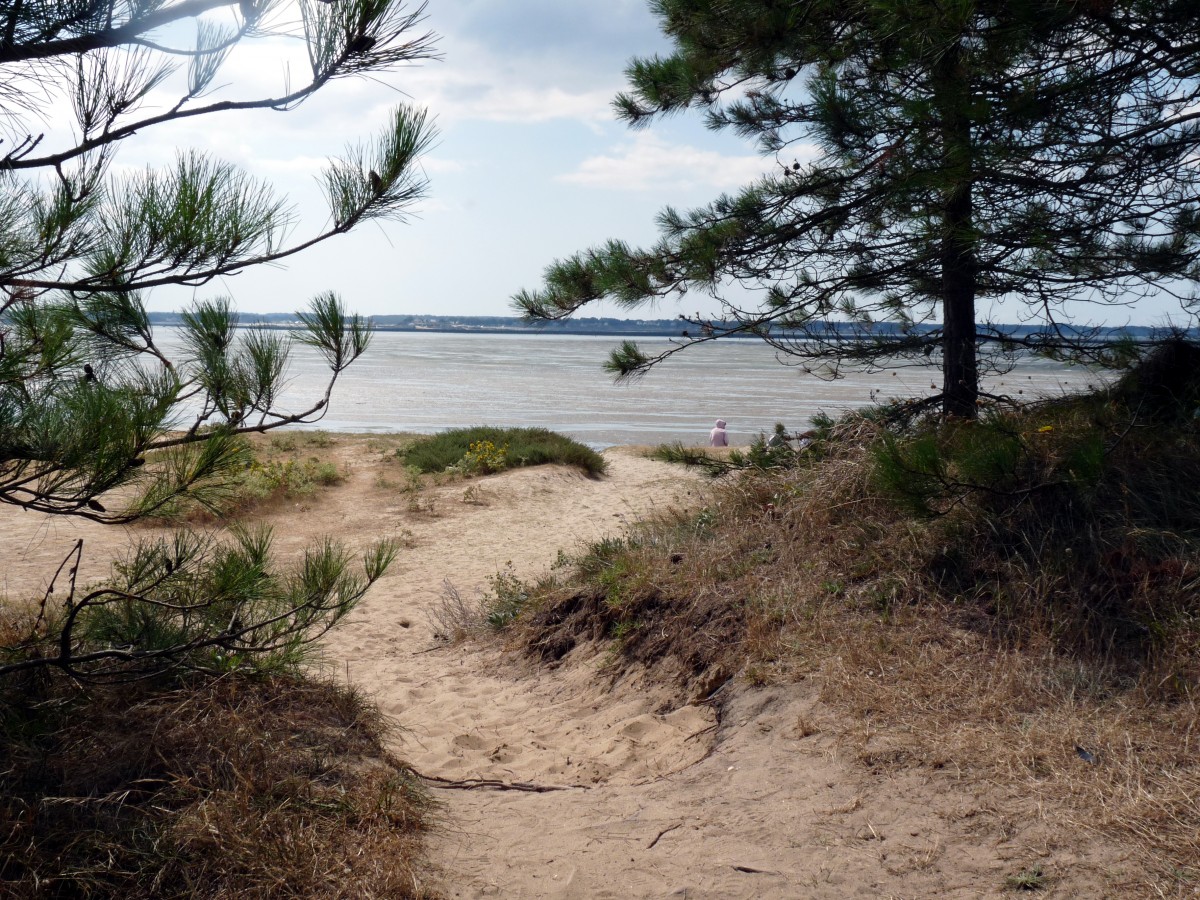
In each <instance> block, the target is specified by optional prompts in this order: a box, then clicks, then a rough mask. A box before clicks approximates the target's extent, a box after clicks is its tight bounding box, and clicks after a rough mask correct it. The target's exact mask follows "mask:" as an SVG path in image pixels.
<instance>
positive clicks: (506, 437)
mask: <svg viewBox="0 0 1200 900" xmlns="http://www.w3.org/2000/svg"><path fill="white" fill-rule="evenodd" d="M489 445H490V447H491V449H490V450H489V449H488V448H489ZM396 456H397V457H398V458H399V459H400V461H401V462H403V463H404V464H405V465H406V466H414V467H415V468H417V469H419V470H420V471H422V472H444V471H446V469H449V468H459V469H461V470H462V471H464V472H467V473H468V474H471V473H475V472H484V473H486V472H494V471H499V470H500V469H503V468H516V467H519V466H540V465H546V464H548V463H560V464H562V465H568V466H575V467H576V468H578V469H582V470H583V471H584V472H586V473H587V474H588V475H593V476H594V475H602V474H604V472H605V471H606V470H607V468H608V464H607V463H606V462H605V460H604V457H603V456H601V455H600V454H599V453H597V452H596V451H595V450H592V449H590V448H588V447H585V446H584V445H583V444H581V443H579V442H578V441H574V440H572V439H571V438H569V437H566V436H564V435H561V434H557V433H555V432H553V431H550V430H548V429H546V428H499V427H494V426H486V425H480V426H475V427H472V428H454V429H451V430H449V431H443V432H441V433H440V434H435V435H432V436H430V437H427V438H421V439H420V440H417V441H415V442H414V443H412V444H410V445H409V446H407V447H403V448H401V449H399V450H397V451H396Z"/></svg>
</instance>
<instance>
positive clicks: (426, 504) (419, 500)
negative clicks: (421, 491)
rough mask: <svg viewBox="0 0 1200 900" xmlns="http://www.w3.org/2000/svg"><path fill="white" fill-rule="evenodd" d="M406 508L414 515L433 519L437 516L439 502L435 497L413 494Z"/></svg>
mask: <svg viewBox="0 0 1200 900" xmlns="http://www.w3.org/2000/svg"><path fill="white" fill-rule="evenodd" d="M404 508H405V509H407V510H408V511H409V512H410V513H412V514H413V515H418V516H431V517H432V516H435V515H437V501H436V500H435V499H434V498H433V497H421V496H419V495H417V494H411V495H410V496H409V498H408V503H406V504H405V507H404Z"/></svg>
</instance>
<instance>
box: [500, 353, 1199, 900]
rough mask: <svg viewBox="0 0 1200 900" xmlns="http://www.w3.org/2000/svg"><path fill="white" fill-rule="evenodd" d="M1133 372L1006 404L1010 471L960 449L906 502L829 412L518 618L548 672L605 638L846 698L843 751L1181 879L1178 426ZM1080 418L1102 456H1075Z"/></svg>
mask: <svg viewBox="0 0 1200 900" xmlns="http://www.w3.org/2000/svg"><path fill="white" fill-rule="evenodd" d="M1147 384H1148V381H1147V379H1146V376H1145V375H1143V383H1142V385H1141V386H1140V387H1138V386H1137V385H1136V384H1134V385H1133V386H1132V387H1131V382H1130V381H1128V380H1127V381H1126V382H1124V383H1123V384H1122V385H1121V386H1118V388H1116V389H1114V390H1113V391H1112V392H1110V393H1106V394H1104V395H1100V396H1096V397H1092V398H1087V399H1084V400H1081V401H1060V402H1059V403H1058V404H1057V405H1056V404H1049V405H1045V406H1041V407H1035V408H1027V409H1026V410H1024V411H1020V412H1017V413H1010V414H1006V416H1007V418H1005V419H1004V420H1003V422H1004V424H1003V429H1004V430H1005V431H1006V433H1013V434H1015V435H1016V436H1017V437H1016V440H1017V445H1018V447H1019V448H1027V449H1028V448H1033V452H1030V453H1026V454H1025V455H1023V456H1021V458H1020V460H1018V462H1019V463H1020V465H1018V466H1017V468H1018V469H1019V470H1020V471H1016V472H1015V473H1014V472H1012V471H1008V472H1007V473H1006V474H1007V475H1008V476H1013V477H1016V478H1017V480H1018V482H1020V483H1016V484H1009V483H1005V484H1003V485H1002V486H1001V487H999V488H997V490H995V491H994V492H991V493H989V492H988V491H986V490H980V489H978V487H975V488H972V487H970V478H968V477H967V474H969V472H968V470H969V469H970V468H971V465H969V464H968V463H969V462H970V460H967V461H966V462H962V463H961V465H959V464H955V463H953V459H952V460H951V462H952V464H950V465H949V466H948V467H946V468H944V469H942V470H940V471H941V475H940V478H939V479H934V480H940V482H941V483H940V485H937V486H931V485H930V484H925V485H924V487H923V488H921V489H922V490H923V491H924V494H923V496H924V499H925V500H926V501H928V505H931V506H934V507H935V508H934V509H927V512H926V514H925V515H915V514H913V513H912V512H911V511H906V509H905V506H906V504H905V503H903V502H898V499H900V500H904V499H909V500H911V499H912V498H911V497H908V498H898V497H897V495H896V492H895V491H894V490H884V489H883V487H882V485H883V484H884V483H885V482H887V479H886V478H883V477H881V466H882V467H883V468H886V462H885V458H886V457H887V455H888V454H887V451H886V450H884V449H882V448H883V446H884V445H883V442H882V437H883V434H884V429H883V427H882V426H881V425H879V424H877V423H872V422H870V421H866V420H863V419H857V420H851V421H848V422H846V423H843V424H841V425H839V426H836V427H835V428H833V429H832V430H831V431H830V432H829V433H828V434H827V436H826V437H827V439H826V440H825V441H824V442H823V443H822V444H821V445H820V446H819V447H818V448H817V450H816V452H815V453H813V454H811V455H810V456H808V457H806V458H802V460H801V462H800V464H799V465H798V466H796V467H794V468H790V469H787V470H775V471H767V472H746V473H743V474H742V475H741V476H739V477H737V478H736V479H730V480H728V481H727V482H726V483H724V484H723V485H721V486H720V487H719V488H718V489H717V490H716V491H715V493H714V498H713V500H712V502H711V503H710V504H709V506H708V507H707V508H706V509H704V510H703V511H702V512H701V513H700V514H699V515H696V514H684V513H676V514H673V515H669V516H660V517H659V518H658V519H656V520H654V521H650V522H647V523H644V524H643V525H642V527H641V528H640V529H639V530H637V531H635V532H633V533H632V534H631V535H630V536H629V537H628V538H627V539H625V540H621V541H605V542H601V543H598V544H595V545H593V546H592V547H591V548H590V550H589V551H588V552H587V553H585V554H584V555H582V556H581V557H580V558H578V559H577V560H576V561H575V563H576V564H575V567H574V569H573V571H572V572H571V573H570V574H569V575H566V576H563V577H561V578H560V579H559V580H558V582H557V583H556V584H555V585H554V586H553V587H551V588H549V589H544V590H542V591H541V592H539V593H536V595H535V597H534V598H533V599H532V600H531V601H530V602H529V603H528V604H527V606H526V608H525V610H524V612H523V614H522V616H521V617H520V619H519V628H518V629H517V631H516V634H517V635H518V636H519V638H520V640H521V641H522V642H523V643H524V645H525V646H526V647H527V650H528V652H529V653H531V654H532V655H534V656H536V657H539V658H541V659H542V660H544V661H546V662H549V663H551V664H553V663H554V661H556V660H558V659H560V658H562V657H563V656H564V655H565V654H567V653H568V652H570V650H571V649H572V648H573V647H574V646H575V645H576V644H577V643H579V642H584V641H591V640H604V641H607V642H609V645H610V648H611V650H610V659H611V662H610V665H611V666H612V667H613V669H614V671H618V670H621V669H623V668H625V667H628V666H629V665H632V664H634V663H641V664H646V665H649V666H651V667H652V670H653V671H657V672H658V673H660V675H661V676H662V677H667V678H675V679H677V680H678V683H679V684H680V685H681V690H683V691H684V692H686V693H688V694H690V695H691V696H693V697H694V698H695V697H704V696H707V695H710V694H712V693H713V692H714V691H717V690H719V689H720V688H721V687H722V686H723V685H724V684H725V683H726V681H727V680H728V679H729V678H730V677H731V676H733V675H740V676H741V677H742V678H744V679H746V680H748V681H750V682H756V683H761V682H767V681H779V680H783V681H786V680H793V679H802V678H808V677H813V678H817V679H819V683H820V684H822V685H823V695H824V699H825V700H826V701H827V702H828V703H829V704H831V705H832V706H833V707H834V708H838V709H842V710H844V711H846V712H849V713H850V714H851V715H849V716H846V717H844V718H843V719H842V720H841V724H840V725H836V726H834V727H838V728H840V729H841V738H842V740H843V742H844V743H845V745H846V746H849V747H851V748H853V747H855V746H859V747H866V746H867V743H868V741H867V738H868V737H870V738H871V741H870V746H871V749H870V751H869V752H867V751H865V750H864V751H863V753H862V754H860V758H861V762H862V763H863V764H865V765H867V766H870V767H881V766H882V767H892V768H911V767H917V768H919V767H928V768H930V769H945V768H950V769H951V770H952V771H954V772H956V774H957V775H959V776H960V777H962V778H964V779H968V780H970V779H976V780H979V781H983V782H990V783H1001V784H1007V785H1012V786H1014V787H1015V788H1017V789H1018V790H1020V791H1022V792H1025V793H1027V794H1028V795H1029V796H1032V797H1034V798H1037V799H1044V800H1047V801H1050V802H1048V803H1047V804H1046V805H1045V809H1046V810H1047V812H1046V813H1045V814H1046V815H1047V816H1050V817H1054V818H1055V819H1056V821H1057V823H1058V824H1060V825H1062V826H1063V827H1064V829H1066V830H1065V831H1064V832H1063V833H1064V834H1073V835H1079V839H1080V840H1089V839H1095V838H1096V837H1097V836H1098V835H1100V836H1105V835H1107V836H1109V837H1112V838H1115V839H1117V840H1119V841H1121V842H1122V843H1123V844H1124V845H1126V846H1129V847H1131V848H1132V849H1133V852H1134V854H1135V855H1136V856H1137V857H1138V858H1140V860H1141V864H1142V865H1141V868H1140V870H1139V871H1137V872H1131V871H1125V872H1114V873H1112V876H1111V877H1112V881H1113V884H1114V887H1129V886H1132V885H1138V886H1139V891H1142V890H1145V888H1146V885H1147V884H1150V885H1152V886H1153V888H1154V890H1155V891H1159V892H1162V893H1163V894H1164V895H1165V894H1172V895H1173V894H1175V893H1176V892H1181V891H1184V890H1190V889H1191V888H1192V887H1194V886H1195V885H1196V884H1197V882H1198V881H1200V763H1198V762H1197V760H1198V758H1200V757H1198V756H1197V752H1196V751H1197V741H1198V740H1200V735H1198V734H1196V722H1197V712H1198V710H1197V694H1196V686H1197V684H1198V683H1200V540H1197V531H1198V526H1200V516H1198V515H1197V505H1196V502H1195V501H1196V491H1195V489H1194V488H1193V487H1192V486H1191V483H1190V482H1191V481H1192V480H1193V476H1191V475H1188V473H1194V472H1196V471H1200V427H1198V426H1197V424H1196V423H1195V422H1194V421H1191V419H1190V413H1191V411H1192V410H1191V406H1188V407H1187V408H1186V410H1185V412H1186V413H1187V414H1188V417H1187V418H1184V419H1182V420H1180V421H1168V420H1167V419H1166V418H1163V417H1161V416H1159V417H1157V418H1156V417H1155V415H1154V414H1153V410H1152V409H1151V407H1152V405H1153V404H1152V403H1151V402H1149V400H1148V397H1149V396H1150V395H1152V391H1150V390H1147V389H1146V388H1147ZM1187 402H1188V403H1192V404H1194V400H1193V399H1191V398H1190V396H1189V399H1188V400H1187ZM1047 423H1053V424H1051V425H1050V427H1049V428H1047V427H1046V425H1047ZM1072 423H1074V424H1072ZM1085 424H1086V428H1087V429H1091V432H1089V433H1085V431H1086V429H1085V428H1084V425H1085ZM989 427H990V426H989ZM917 432H919V429H914V430H912V431H909V432H907V433H906V437H905V440H907V439H911V438H913V435H914V434H916V433H917ZM891 433H892V434H895V431H894V430H893V431H892V432H891ZM1094 433H1099V434H1101V436H1102V437H1103V454H1102V457H1103V458H1102V465H1101V468H1100V469H1098V470H1095V471H1093V470H1091V469H1089V470H1088V471H1086V472H1083V469H1082V468H1079V466H1080V465H1081V464H1078V463H1077V456H1078V454H1077V453H1076V449H1077V448H1078V446H1079V444H1080V442H1087V441H1091V440H1092V437H1093V434H1094ZM942 434H943V438H939V439H942V440H943V443H944V446H943V450H945V451H946V452H947V454H948V457H952V456H953V454H952V453H951V452H950V450H953V446H951V445H953V444H954V442H955V441H956V440H958V439H957V438H945V437H944V433H942ZM1072 435H1074V437H1075V438H1078V439H1079V440H1074V439H1073V438H1072ZM1051 438H1053V440H1051ZM1038 439H1044V440H1041V441H1040V442H1038ZM947 447H950V450H947V449H946V448H947ZM1022 452H1024V451H1022ZM901 458H902V459H903V457H901ZM895 461H896V460H895V457H894V455H893V459H892V462H893V463H894V462H895ZM990 464H991V463H989V465H990ZM913 465H914V466H915V464H913ZM1072 467H1076V468H1072ZM976 468H978V466H977V467H976ZM923 471H925V472H926V474H927V473H928V471H929V470H928V469H926V470H923ZM1080 472H1082V473H1083V474H1079V473H1080ZM909 474H910V475H911V476H912V482H913V483H915V482H916V480H917V478H918V476H919V475H920V472H919V471H918V470H917V469H916V468H915V467H914V469H913V470H912V472H910V473H909ZM1022 479H1024V480H1023V481H1022ZM893 481H894V479H893ZM998 484H1000V482H998V481H996V480H993V481H992V482H990V486H992V487H996V486H997V485H998ZM964 486H965V487H964ZM917 487H921V486H920V485H917V486H916V487H914V490H915V489H916V488H917ZM934 487H936V488H937V490H935V489H934ZM939 491H940V493H939ZM1135 492H1136V494H1135ZM907 505H909V506H911V504H907ZM801 725H803V723H801ZM823 727H824V725H823ZM881 736H885V742H884V745H883V747H881V746H880V737H881ZM1071 829H1074V830H1071Z"/></svg>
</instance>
